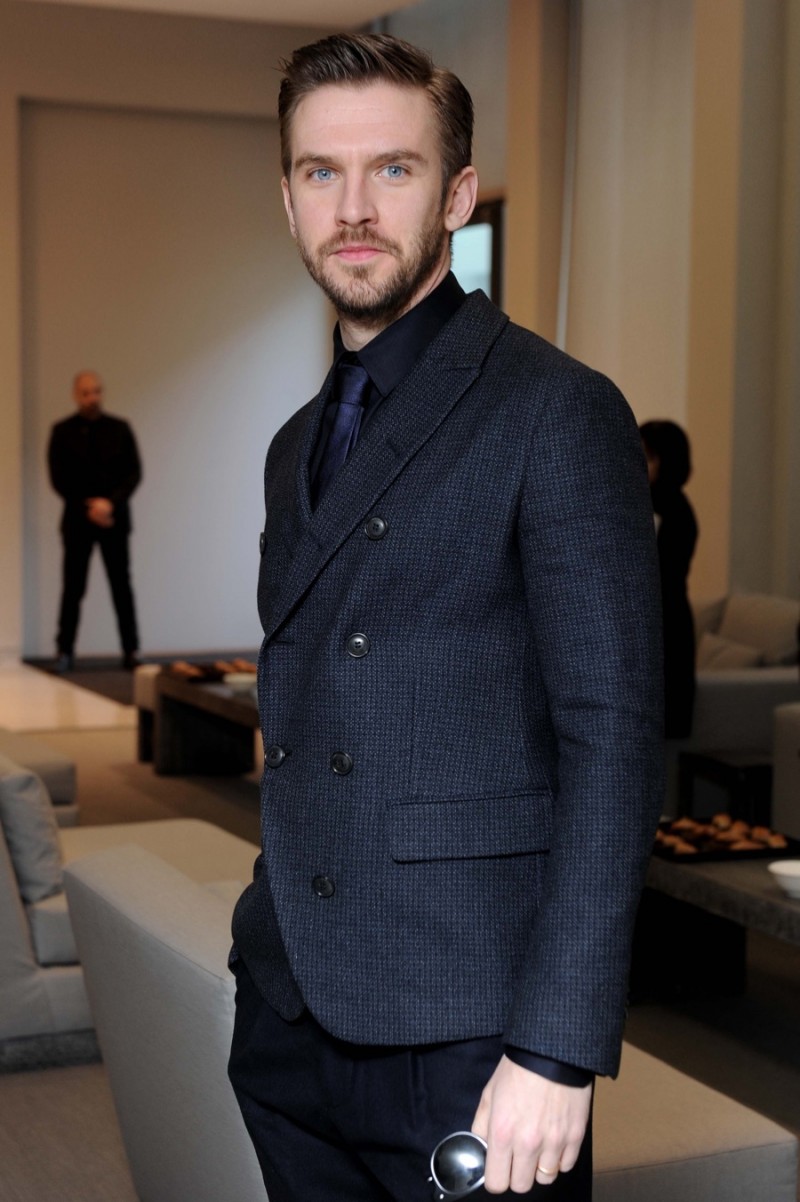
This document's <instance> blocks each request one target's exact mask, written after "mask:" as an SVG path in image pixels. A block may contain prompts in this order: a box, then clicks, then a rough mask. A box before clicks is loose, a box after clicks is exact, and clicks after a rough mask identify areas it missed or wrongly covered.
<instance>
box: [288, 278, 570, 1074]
mask: <svg viewBox="0 0 800 1202" xmlns="http://www.w3.org/2000/svg"><path fill="white" fill-rule="evenodd" d="M465 298H466V293H465V292H464V289H463V288H462V287H461V285H460V284H459V282H458V280H457V279H456V277H455V276H454V275H453V273H452V272H448V274H447V275H446V276H445V278H444V279H443V280H442V282H441V284H439V285H438V286H437V287H436V288H434V290H433V292H431V293H430V295H429V296H426V297H425V299H424V300H422V301H420V302H419V304H418V305H415V306H414V308H413V309H409V311H408V313H404V314H403V316H402V317H399V318H398V319H397V321H394V322H392V324H391V325H389V326H387V327H386V329H385V330H381V332H380V334H377V335H376V336H375V337H374V338H373V339H371V340H370V341H369V342H368V343H367V344H366V346H363V347H362V348H361V350H360V351H358V353H357V355H353V352H351V351H348V350H347V348H346V347H345V345H344V343H343V342H342V336H341V332H340V330H339V325H338V322H337V324H336V328H335V329H334V332H333V365H334V367H335V366H336V365H337V364H338V363H339V362H340V360H342V359H345V360H346V361H349V362H352V361H355V362H358V363H360V364H361V366H362V367H363V368H365V370H366V371H367V373H368V375H369V378H370V390H369V393H368V397H367V403H366V406H365V412H364V417H363V418H362V421H361V430H362V431H363V429H364V426H365V425H366V423H367V422H368V421H369V420H370V419H371V418H372V417H373V416H374V415H375V412H376V410H377V409H378V406H379V405H381V404H383V402H384V401H385V400H386V398H387V397H388V396H389V394H390V393H391V392H392V391H393V390H394V389H395V388H396V387H397V385H398V384H400V383H401V381H402V380H404V379H405V377H406V376H407V375H408V373H409V372H410V371H411V369H412V368H413V366H414V364H415V363H416V362H417V360H418V359H419V357H420V355H421V354H422V353H423V351H424V350H425V349H426V348H427V346H428V345H429V343H431V342H432V341H433V339H434V338H435V337H436V335H437V334H438V333H439V331H440V330H441V329H442V327H443V326H444V325H445V324H446V323H447V322H448V321H449V320H450V318H451V317H452V316H453V315H454V314H455V313H456V311H457V310H458V309H459V308H460V307H461V305H462V303H463V302H464V300H465ZM337 404H338V402H337V401H336V400H335V399H334V398H333V397H332V398H331V400H329V402H328V404H327V405H326V407H325V412H324V413H323V415H322V421H321V423H320V430H319V435H318V436H317V442H316V446H315V447H314V453H313V455H312V457H311V464H310V467H309V477H310V480H311V483H312V485H313V484H314V482H315V481H316V477H317V473H318V471H319V466H320V463H321V461H322V456H323V454H324V451H325V445H326V443H327V441H328V435H329V434H330V431H331V427H332V426H333V421H334V418H335V416H336V408H337ZM312 495H313V488H312ZM506 1055H507V1056H508V1058H509V1060H512V1061H513V1062H514V1063H515V1064H519V1065H521V1066H522V1067H523V1068H528V1069H531V1070H532V1071H533V1072H536V1073H538V1074H539V1075H540V1076H542V1077H546V1078H547V1080H548V1081H556V1082H558V1083H559V1084H562V1085H573V1086H582V1085H588V1084H590V1083H591V1081H592V1080H593V1078H594V1074H593V1073H592V1072H590V1071H589V1070H588V1069H584V1068H580V1067H578V1066H576V1065H571V1064H564V1063H563V1062H562V1061H560V1060H552V1059H550V1057H548V1056H540V1055H539V1054H538V1053H535V1052H528V1051H526V1050H524V1049H523V1048H516V1047H508V1046H507V1047H506Z"/></svg>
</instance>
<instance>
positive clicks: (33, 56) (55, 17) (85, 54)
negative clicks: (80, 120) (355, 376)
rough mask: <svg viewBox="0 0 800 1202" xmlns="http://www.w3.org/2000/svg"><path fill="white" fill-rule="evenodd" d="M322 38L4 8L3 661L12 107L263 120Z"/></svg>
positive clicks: (12, 594) (16, 415) (15, 509)
mask: <svg viewBox="0 0 800 1202" xmlns="http://www.w3.org/2000/svg"><path fill="white" fill-rule="evenodd" d="M319 32H320V31H311V30H301V29H295V28H286V27H282V28H272V27H267V26H263V25H248V24H246V23H235V22H224V21H222V22H218V21H213V22H212V21H203V20H191V19H185V18H177V17H158V16H150V15H143V14H135V13H125V12H103V11H102V10H99V9H92V10H89V9H81V8H79V7H76V8H72V7H70V8H66V7H62V6H60V5H55V6H52V7H51V6H48V5H45V4H41V5H40V4H36V5H29V4H25V3H16V2H14V0H2V2H1V3H0V231H2V237H0V513H2V543H1V544H0V573H2V578H3V599H2V605H1V606H0V654H2V653H6V654H8V653H11V654H15V653H17V652H18V651H19V649H20V647H21V641H22V626H23V622H22V602H23V554H24V549H23V545H22V509H23V507H22V472H21V468H22V462H23V455H22V404H23V373H22V362H23V356H22V327H21V308H20V282H21V254H20V248H21V236H22V221H21V214H20V210H19V197H20V176H19V164H20V151H21V147H20V138H19V129H20V126H19V105H20V101H21V100H22V99H26V100H31V101H42V100H47V101H52V102H54V103H57V104H76V105H99V106H104V107H107V108H110V109H114V108H119V109H123V110H126V109H127V110H151V111H165V112H172V113H190V114H191V113H194V114H212V115H213V114H216V115H227V116H231V117H234V116H235V117H239V118H262V119H270V118H273V117H274V116H275V101H276V94H277V82H278V75H277V72H275V71H274V70H273V66H274V64H275V63H276V60H277V59H278V57H279V56H281V55H283V54H286V53H289V52H290V51H291V49H292V48H293V47H294V46H296V45H299V44H301V43H302V42H305V41H308V40H309V39H310V38H312V37H314V36H317V34H318V33H319ZM323 32H324V31H323ZM309 287H310V286H309ZM122 289H124V282H123V281H120V290H121V291H120V297H119V299H120V301H122V300H124V296H123V295H122ZM113 299H114V298H110V300H113ZM310 361H311V362H312V365H313V359H312V360H310ZM299 362H300V364H301V365H302V362H303V358H302V356H301V357H300V360H299ZM55 553H56V554H57V550H56V552H55Z"/></svg>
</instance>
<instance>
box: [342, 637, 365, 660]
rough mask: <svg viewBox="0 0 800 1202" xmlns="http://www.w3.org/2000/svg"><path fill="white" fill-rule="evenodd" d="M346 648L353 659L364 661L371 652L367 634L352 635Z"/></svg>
mask: <svg viewBox="0 0 800 1202" xmlns="http://www.w3.org/2000/svg"><path fill="white" fill-rule="evenodd" d="M346 647H347V654H348V655H352V657H353V659H363V658H364V656H365V655H367V653H368V652H369V647H370V642H369V639H368V638H367V636H366V635H365V634H351V635H350V638H349V639H348V640H347V643H346Z"/></svg>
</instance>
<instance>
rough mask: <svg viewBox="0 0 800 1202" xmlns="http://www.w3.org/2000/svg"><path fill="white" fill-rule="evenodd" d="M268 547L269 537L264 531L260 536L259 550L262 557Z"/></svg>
mask: <svg viewBox="0 0 800 1202" xmlns="http://www.w3.org/2000/svg"><path fill="white" fill-rule="evenodd" d="M266 545H267V536H266V534H265V533H264V531H263V530H262V531H261V533H260V534H259V536H258V550H259V553H260V554H261V555H263V554H264V548H265V547H266Z"/></svg>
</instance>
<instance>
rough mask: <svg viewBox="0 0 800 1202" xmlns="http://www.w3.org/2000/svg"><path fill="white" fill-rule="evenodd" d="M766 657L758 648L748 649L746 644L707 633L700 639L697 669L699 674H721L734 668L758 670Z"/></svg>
mask: <svg viewBox="0 0 800 1202" xmlns="http://www.w3.org/2000/svg"><path fill="white" fill-rule="evenodd" d="M763 662H764V656H763V654H762V652H761V651H759V650H758V648H757V647H747V646H745V644H744V643H734V642H733V640H732V639H724V638H722V636H721V635H719V634H709V633H708V632H706V633H705V634H704V635H703V636H702V637H701V639H700V645H699V646H698V648H697V669H698V671H699V672H703V671H713V672H719V671H724V670H730V669H733V668H757V667H758V666H759V665H760V664H763Z"/></svg>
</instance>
